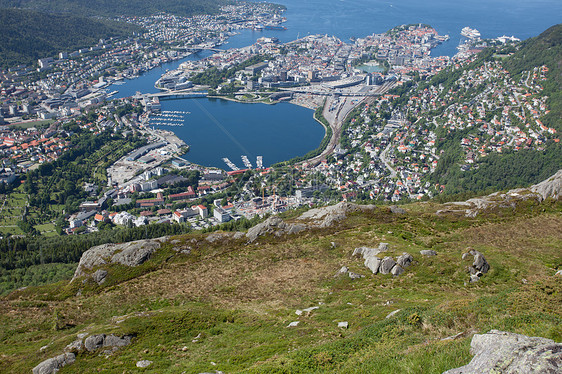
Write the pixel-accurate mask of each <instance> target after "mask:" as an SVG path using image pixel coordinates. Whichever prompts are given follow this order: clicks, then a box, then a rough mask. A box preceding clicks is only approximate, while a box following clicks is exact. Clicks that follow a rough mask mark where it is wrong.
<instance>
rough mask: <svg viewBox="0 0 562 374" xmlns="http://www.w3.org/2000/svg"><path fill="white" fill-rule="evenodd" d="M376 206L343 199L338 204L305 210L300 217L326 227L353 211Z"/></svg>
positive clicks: (315, 225)
mask: <svg viewBox="0 0 562 374" xmlns="http://www.w3.org/2000/svg"><path fill="white" fill-rule="evenodd" d="M374 208H375V207H374V206H370V205H357V204H352V203H347V202H343V201H342V202H340V203H338V204H336V205H331V206H325V207H321V208H316V209H311V210H309V211H307V212H304V213H303V214H302V215H301V216H300V217H299V219H300V220H308V221H311V225H312V226H313V227H319V228H325V227H330V226H332V225H333V224H334V223H337V222H339V221H342V220H344V219H345V218H346V217H347V215H348V214H349V213H351V212H359V211H367V210H372V209H374Z"/></svg>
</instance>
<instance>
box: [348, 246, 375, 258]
mask: <svg viewBox="0 0 562 374" xmlns="http://www.w3.org/2000/svg"><path fill="white" fill-rule="evenodd" d="M379 252H380V251H379V250H378V249H376V248H369V247H359V248H355V249H354V250H353V254H352V256H362V257H363V258H364V259H367V258H369V257H371V256H375V255H377V254H379Z"/></svg>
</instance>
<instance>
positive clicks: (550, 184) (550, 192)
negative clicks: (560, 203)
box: [529, 170, 562, 200]
mask: <svg viewBox="0 0 562 374" xmlns="http://www.w3.org/2000/svg"><path fill="white" fill-rule="evenodd" d="M529 190H531V191H532V192H534V193H536V194H538V195H539V196H540V197H541V199H542V200H545V199H547V198H549V197H551V198H553V199H555V200H557V199H559V198H560V197H562V170H558V172H557V173H556V174H554V175H553V176H552V177H550V178H548V179H547V180H544V181H542V182H540V183H539V184H535V185H534V186H531V187H529Z"/></svg>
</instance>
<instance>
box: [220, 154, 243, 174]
mask: <svg viewBox="0 0 562 374" xmlns="http://www.w3.org/2000/svg"><path fill="white" fill-rule="evenodd" d="M222 160H223V161H224V163H225V164H226V165H227V166H228V167H229V168H230V169H232V171H237V170H240V168H239V167H238V166H236V165H234V163H233V162H232V161H230V160H229V159H228V157H223V159H222Z"/></svg>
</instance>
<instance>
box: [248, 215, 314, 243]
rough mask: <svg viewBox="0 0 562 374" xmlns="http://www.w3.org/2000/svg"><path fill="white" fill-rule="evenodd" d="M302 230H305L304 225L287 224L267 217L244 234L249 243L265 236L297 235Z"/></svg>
mask: <svg viewBox="0 0 562 374" xmlns="http://www.w3.org/2000/svg"><path fill="white" fill-rule="evenodd" d="M303 230H306V226H305V225H301V224H294V225H293V224H287V223H285V222H283V220H282V219H281V218H279V217H269V218H268V219H266V220H265V221H264V222H262V223H258V224H257V225H255V226H254V227H252V228H250V229H249V230H248V232H247V233H246V237H247V238H248V239H249V241H250V242H253V241H255V240H256V239H257V238H258V237H260V236H263V235H266V234H274V235H276V236H282V235H285V234H297V233H299V232H301V231H303Z"/></svg>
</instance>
